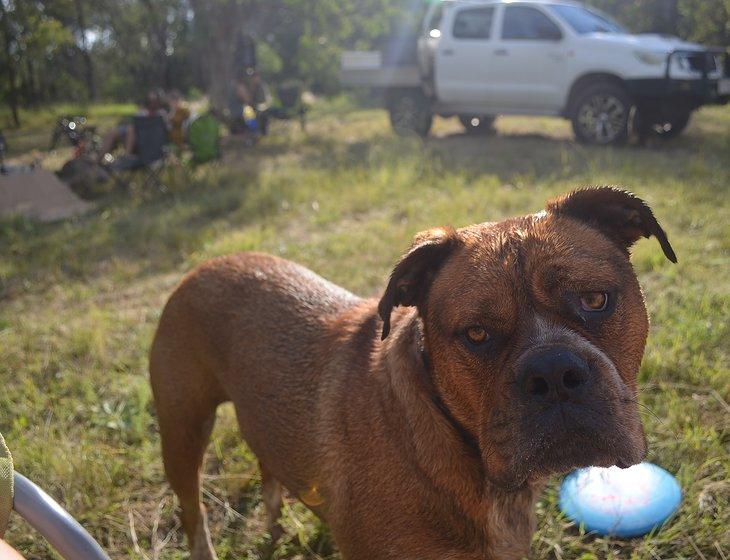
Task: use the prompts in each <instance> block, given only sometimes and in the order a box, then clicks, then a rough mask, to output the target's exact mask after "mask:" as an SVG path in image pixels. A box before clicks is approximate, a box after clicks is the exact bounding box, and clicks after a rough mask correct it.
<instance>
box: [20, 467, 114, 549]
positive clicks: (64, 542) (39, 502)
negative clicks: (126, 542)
mask: <svg viewBox="0 0 730 560" xmlns="http://www.w3.org/2000/svg"><path fill="white" fill-rule="evenodd" d="M14 481H15V496H14V498H13V509H14V510H15V511H16V512H17V513H18V514H19V515H20V517H22V518H23V519H25V520H26V521H27V522H28V523H29V524H30V525H31V526H32V527H33V528H34V529H36V530H37V531H38V532H39V533H40V534H41V535H43V537H44V538H45V539H46V540H47V541H48V543H49V544H50V545H51V546H52V547H53V548H55V549H56V550H57V551H58V553H59V554H60V555H61V556H63V557H64V558H65V559H66V560H109V557H108V556H107V555H106V553H105V552H104V551H103V550H102V549H101V547H100V546H99V544H98V543H97V542H96V541H95V540H94V539H93V538H91V535H89V533H87V532H86V529H84V528H83V527H82V526H81V525H80V524H79V522H78V521H76V520H75V519H74V518H73V517H71V515H69V513H68V512H67V511H66V510H65V509H63V508H62V507H61V506H60V505H58V502H56V500H54V499H53V498H51V497H50V496H49V495H48V494H46V493H45V492H44V491H43V490H41V489H40V488H38V486H36V485H35V484H33V483H32V482H31V481H30V480H28V479H27V478H25V477H24V476H23V475H22V474H18V473H17V472H16V473H15V476H14Z"/></svg>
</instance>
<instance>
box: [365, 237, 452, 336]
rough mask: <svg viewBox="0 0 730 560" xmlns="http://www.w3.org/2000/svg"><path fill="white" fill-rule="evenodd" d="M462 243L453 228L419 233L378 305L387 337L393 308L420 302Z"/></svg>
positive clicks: (396, 267) (391, 277)
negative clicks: (441, 268)
mask: <svg viewBox="0 0 730 560" xmlns="http://www.w3.org/2000/svg"><path fill="white" fill-rule="evenodd" d="M458 244H459V238H458V236H457V235H456V231H455V230H454V229H453V228H452V227H443V228H434V229H430V230H427V231H423V232H421V233H419V234H418V235H416V237H415V238H414V240H413V243H412V244H411V248H410V249H409V250H408V252H407V253H406V254H405V255H403V257H401V259H400V261H399V262H398V264H397V265H396V266H395V268H394V269H393V272H392V273H391V275H390V281H389V282H388V286H387V288H385V293H384V294H383V297H382V298H381V300H380V303H379V304H378V313H379V314H380V317H381V319H383V333H382V339H383V340H385V338H386V337H387V336H388V333H389V332H390V314H391V311H393V308H394V307H398V306H399V305H403V306H406V307H409V306H412V305H415V306H418V305H420V304H421V303H422V302H423V299H424V297H425V294H426V292H427V291H428V287H429V285H430V284H431V281H432V280H433V277H434V274H435V273H436V271H437V270H438V269H439V267H440V266H441V265H442V264H443V262H444V260H445V259H446V257H447V256H448V255H449V254H450V253H451V252H452V251H453V250H454V248H455V247H456V246H457V245H458Z"/></svg>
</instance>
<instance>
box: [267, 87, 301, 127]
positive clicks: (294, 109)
mask: <svg viewBox="0 0 730 560" xmlns="http://www.w3.org/2000/svg"><path fill="white" fill-rule="evenodd" d="M303 89H304V86H303V84H302V82H300V81H298V80H287V81H285V82H283V83H282V84H281V85H280V86H279V87H278V88H277V89H276V96H277V97H278V98H279V104H278V105H275V106H273V107H270V108H269V109H268V110H267V111H266V116H267V117H269V118H274V119H279V120H285V121H288V120H293V119H298V120H299V126H301V128H302V130H305V128H306V120H305V117H306V114H307V109H308V107H307V105H306V104H305V103H304V102H303V101H302V92H303Z"/></svg>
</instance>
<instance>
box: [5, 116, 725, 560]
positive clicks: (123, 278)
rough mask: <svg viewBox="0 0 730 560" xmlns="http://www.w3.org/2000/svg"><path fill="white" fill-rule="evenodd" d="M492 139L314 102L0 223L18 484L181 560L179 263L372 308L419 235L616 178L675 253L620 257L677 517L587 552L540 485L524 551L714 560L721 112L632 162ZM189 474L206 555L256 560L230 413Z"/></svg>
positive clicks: (552, 136)
mask: <svg viewBox="0 0 730 560" xmlns="http://www.w3.org/2000/svg"><path fill="white" fill-rule="evenodd" d="M91 109H92V111H91V114H95V113H94V111H95V110H98V111H99V113H98V114H99V115H101V114H102V112H104V113H105V114H109V115H111V114H114V115H116V114H117V113H116V112H115V111H116V110H115V111H112V110H111V109H109V110H107V109H106V108H104V109H94V108H93V107H92V108H91ZM36 118H37V121H35V124H34V126H36V127H37V128H38V129H43V128H44V127H45V126H46V125H47V123H45V124H44V122H45V121H43V119H42V118H41V116H38V117H36ZM29 122H31V123H32V122H33V121H32V117H29ZM497 128H498V134H497V135H496V136H494V137H472V136H467V135H464V134H462V133H461V131H460V128H459V126H458V124H457V123H456V122H455V121H454V120H451V121H446V120H443V121H439V122H437V124H436V127H435V135H434V137H433V138H431V139H429V140H427V141H426V142H423V141H421V140H420V139H417V138H407V139H402V138H398V137H396V136H394V135H393V134H392V133H391V132H390V131H389V128H388V125H387V117H386V115H385V114H384V112H382V111H377V110H354V109H353V108H352V107H350V106H348V105H347V104H346V103H344V102H339V103H338V104H332V105H330V104H322V105H320V106H318V107H316V108H315V110H314V111H313V114H312V118H311V122H310V123H309V126H308V130H307V132H306V133H303V132H301V131H300V130H299V128H298V127H297V126H295V125H287V124H277V125H275V127H274V129H273V130H272V134H271V136H270V137H268V138H266V139H265V140H264V141H263V142H262V143H261V144H260V145H259V146H257V147H256V148H254V149H243V148H229V149H228V150H227V152H226V155H225V157H224V160H223V162H221V163H218V164H213V165H209V166H204V167H202V168H199V169H197V170H195V171H193V172H191V173H189V174H185V175H180V174H174V175H170V176H169V177H168V179H169V181H168V182H169V187H170V188H169V192H168V193H167V194H164V195H163V194H160V193H150V192H141V191H140V190H139V189H138V188H133V189H132V192H131V194H119V193H117V194H111V195H110V196H109V197H108V198H105V199H102V200H101V201H100V202H99V204H98V209H97V210H96V211H94V212H92V213H91V214H90V215H88V216H85V217H81V218H78V219H75V220H70V221H67V222H62V223H57V224H46V225H43V224H39V223H36V222H31V221H27V220H19V219H18V220H11V221H5V222H0V381H1V382H2V391H0V431H2V432H3V433H4V435H5V437H6V439H7V440H8V442H9V444H10V446H11V447H12V449H13V451H14V454H15V457H16V461H17V466H18V469H19V470H20V471H21V472H23V473H25V474H27V475H29V476H30V477H31V478H33V479H35V480H36V481H37V482H39V483H40V484H41V485H42V486H43V487H44V488H46V490H48V491H49V492H50V493H51V494H52V495H54V496H55V497H56V498H58V499H59V500H60V501H61V502H62V503H63V504H64V506H65V507H67V508H68V509H69V510H70V511H71V512H72V513H73V514H74V515H75V516H76V517H77V518H79V519H80V520H81V521H82V522H83V523H84V524H85V525H86V526H87V527H88V528H89V529H90V530H91V532H92V533H93V534H94V536H95V537H96V538H98V539H99V541H100V542H101V543H102V545H103V546H104V547H105V548H106V549H108V550H109V552H110V554H111V555H112V557H113V558H120V559H121V558H182V557H184V554H185V553H184V550H185V548H184V546H183V544H182V536H181V533H180V531H179V525H178V521H177V517H176V513H175V506H174V501H173V499H172V495H171V493H170V491H169V490H168V488H167V485H166V483H165V480H164V477H163V474H162V466H161V462H160V457H159V449H158V445H159V442H158V437H157V434H156V428H155V416H154V410H153V407H152V404H151V401H150V392H149V388H148V383H147V360H146V354H147V349H148V347H149V343H150V339H151V336H152V332H153V329H154V326H155V323H156V321H157V319H158V318H159V313H160V310H161V308H162V305H163V304H164V301H165V299H166V297H167V295H168V294H169V293H170V291H171V290H172V288H173V286H174V285H175V283H176V282H177V281H178V280H179V278H180V276H181V275H182V274H183V273H184V272H185V271H186V270H188V269H189V268H190V267H192V266H194V265H195V264H197V263H199V262H202V261H203V260H205V259H207V258H209V257H211V256H215V255H219V254H225V253H230V252H233V251H239V250H259V251H267V252H271V253H274V254H278V255H281V256H284V257H286V258H291V259H294V260H296V261H298V262H301V263H303V264H305V265H307V266H310V267H311V268H313V269H314V270H315V271H317V272H318V273H320V274H322V275H324V276H325V277H327V278H330V279H332V280H333V281H335V282H338V283H340V284H342V285H344V286H345V287H347V288H349V289H351V290H353V291H355V292H357V293H360V294H363V295H377V294H378V291H379V290H380V289H382V286H383V283H384V281H385V279H386V277H387V275H388V273H389V269H390V267H392V265H393V263H394V262H395V261H396V259H397V258H398V256H399V255H400V254H401V252H402V251H404V250H405V249H406V248H407V246H408V244H409V241H410V238H411V236H412V235H413V234H414V233H415V232H417V231H419V230H422V229H425V228H428V227H431V226H434V225H439V224H446V223H450V224H453V225H455V226H460V225H465V224H469V223H473V222H479V221H486V220H494V219H500V218H502V217H505V216H509V215H515V214H520V213H525V212H531V211H535V210H538V209H540V208H541V207H542V206H543V204H544V201H545V199H546V198H548V197H550V196H552V195H555V194H557V193H560V192H564V191H566V190H568V189H571V188H574V187H577V186H582V185H586V184H619V185H624V186H626V187H628V188H631V189H632V190H634V191H635V192H636V193H637V194H638V195H640V196H641V197H643V198H645V199H647V200H648V201H649V202H650V204H651V205H652V207H653V208H654V211H655V213H656V215H657V216H658V217H659V219H660V220H661V222H662V224H663V225H664V226H665V228H666V229H667V231H668V234H669V237H670V239H671V241H672V244H673V245H674V247H675V249H676V252H677V254H678V256H679V264H678V265H672V264H671V263H669V262H668V261H666V260H665V259H664V258H663V256H662V254H661V250H660V249H659V247H658V244H656V242H655V241H654V240H644V241H640V242H639V243H638V245H637V247H636V250H635V252H634V257H633V261H634V264H635V267H636V268H637V271H638V273H639V276H640V279H641V281H642V284H643V286H644V292H645V295H646V299H647V302H648V306H649V309H650V312H651V315H652V327H651V334H650V338H649V344H648V348H647V352H646V356H645V359H644V363H643V365H642V368H641V372H640V380H641V395H642V396H641V398H642V403H643V404H644V405H645V406H646V407H648V408H649V409H651V412H648V411H647V412H646V413H645V414H644V422H645V425H646V431H647V434H648V439H649V443H650V455H649V458H650V460H652V461H655V462H657V463H659V464H660V465H662V466H664V467H665V468H667V469H669V470H670V471H671V472H673V473H675V474H677V475H678V477H679V479H680V481H681V483H682V486H683V490H684V499H683V505H682V509H681V510H680V512H679V514H678V515H677V516H676V517H675V518H674V520H673V521H672V522H671V524H670V526H669V527H667V528H665V529H664V530H663V531H661V532H659V533H658V534H657V535H655V536H652V537H647V538H645V539H636V540H632V541H619V540H611V539H602V538H594V537H592V536H587V535H583V534H581V533H580V532H579V531H578V529H576V528H575V527H573V526H572V525H571V524H569V523H568V522H567V521H566V520H565V519H563V518H562V517H561V516H559V515H558V513H557V509H556V491H555V488H556V487H555V485H552V486H551V487H550V488H549V490H548V492H547V493H546V495H545V497H544V498H543V499H542V500H541V501H540V503H539V504H538V512H539V517H540V528H539V531H538V534H537V535H536V537H535V540H534V547H533V555H532V556H533V558H535V559H543V558H564V559H566V560H568V559H574V558H581V559H583V560H589V559H601V560H602V559H604V558H622V559H634V558H636V559H639V558H661V559H670V558H701V556H700V555H699V554H698V553H697V550H699V551H701V554H703V555H704V556H705V557H706V558H707V559H708V560H709V559H711V558H721V553H720V552H719V551H720V550H721V551H723V553H724V554H725V556H727V557H730V540H729V537H728V533H727V530H726V529H727V527H728V526H730V512H729V511H728V506H727V502H728V495H729V492H730V485H729V484H728V482H727V480H728V478H729V477H728V474H729V471H730V459H729V458H728V419H729V418H730V414H729V413H728V412H729V411H728V408H727V402H728V400H730V377H729V376H730V372H729V370H728V340H730V333H729V332H728V321H727V317H728V314H729V312H730V309H729V307H730V304H729V302H730V297H728V296H729V295H730V289H729V288H730V280H728V275H727V271H728V268H729V265H730V221H729V220H728V209H729V207H730V200H729V196H730V193H729V192H728V191H729V190H730V110H728V109H727V108H724V109H723V108H715V109H706V110H703V111H702V112H701V113H699V114H698V115H697V117H696V119H695V121H694V122H693V124H692V125H691V126H690V128H689V130H688V131H687V134H686V136H684V137H682V138H680V139H678V140H677V141H675V142H672V143H669V144H666V145H663V146H656V147H649V148H639V147H636V146H632V147H627V148H622V149H600V148H586V147H582V146H579V145H576V144H574V143H573V142H572V140H571V137H570V132H569V127H567V125H566V123H564V122H563V121H560V120H557V119H526V118H525V119H523V118H504V119H500V120H499V121H498V123H497ZM22 132H23V131H20V133H22ZM174 177H177V179H175V178H174ZM181 177H188V179H186V180H185V181H184V182H183V181H181V179H180V178H181ZM206 473H207V474H206V479H205V501H206V503H207V504H208V507H209V509H210V511H211V514H212V517H213V524H212V529H213V533H214V540H215V542H216V546H217V548H218V552H219V554H220V556H221V558H251V559H253V558H261V557H266V554H267V553H265V551H266V550H267V542H266V538H265V536H264V535H263V534H262V529H263V511H262V507H261V503H260V491H259V475H258V472H257V470H256V467H255V461H254V458H253V456H252V455H251V453H250V451H249V450H248V449H247V448H246V446H245V445H244V444H243V443H241V441H240V438H239V437H238V433H237V429H236V425H235V417H234V415H233V413H232V410H231V408H230V407H223V408H222V409H221V411H220V413H219V423H218V426H217V428H216V431H215V436H214V441H213V444H212V445H211V447H210V450H209V453H208V461H207V470H206ZM285 525H286V528H287V535H288V537H287V538H286V539H285V540H284V541H283V542H282V543H281V544H280V545H279V546H278V547H277V548H276V550H275V551H274V553H273V557H274V558H282V557H295V558H306V559H313V558H333V559H334V558H337V555H336V552H335V551H334V548H333V545H332V543H331V540H330V539H329V537H328V535H327V531H326V528H325V527H324V526H323V525H322V524H320V523H319V522H318V521H316V519H315V518H314V517H313V516H312V515H311V514H309V513H307V512H306V510H305V509H304V508H303V507H302V506H301V505H299V504H296V503H294V502H289V503H288V504H287V507H286V511H285ZM133 535H134V536H133ZM8 538H9V540H10V541H11V542H13V543H14V544H15V545H16V546H18V548H19V549H20V550H22V551H23V552H24V553H25V554H26V555H27V556H29V557H48V556H49V554H50V552H49V551H48V549H47V547H46V545H44V543H43V542H42V540H40V539H39V538H38V537H37V536H36V535H33V534H32V533H31V532H30V531H29V530H28V529H27V527H26V526H24V525H23V524H22V523H21V522H19V521H18V519H17V518H15V519H14V521H13V524H12V527H11V531H10V532H9V534H8Z"/></svg>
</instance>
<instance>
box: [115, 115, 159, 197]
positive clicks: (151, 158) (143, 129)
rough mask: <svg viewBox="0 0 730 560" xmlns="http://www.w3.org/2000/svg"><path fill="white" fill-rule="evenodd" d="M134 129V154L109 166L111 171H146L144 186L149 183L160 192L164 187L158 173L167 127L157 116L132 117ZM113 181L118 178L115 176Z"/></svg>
mask: <svg viewBox="0 0 730 560" xmlns="http://www.w3.org/2000/svg"><path fill="white" fill-rule="evenodd" d="M132 127H133V128H134V140H135V148H134V154H132V155H128V156H123V157H121V158H119V159H118V160H117V161H116V162H114V163H113V164H112V166H111V169H112V171H136V170H138V169H144V170H146V172H147V174H146V176H145V181H144V186H145V187H146V186H147V185H149V184H150V183H151V184H153V185H154V186H155V187H157V188H159V189H160V190H164V189H165V185H164V184H163V182H162V179H161V178H160V171H161V169H162V164H163V163H164V159H165V156H166V155H167V151H166V149H165V144H166V143H167V127H166V126H165V121H164V120H163V118H162V117H161V116H159V115H157V116H153V117H139V116H138V117H132ZM115 180H118V178H117V177H116V176H115Z"/></svg>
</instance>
